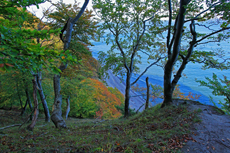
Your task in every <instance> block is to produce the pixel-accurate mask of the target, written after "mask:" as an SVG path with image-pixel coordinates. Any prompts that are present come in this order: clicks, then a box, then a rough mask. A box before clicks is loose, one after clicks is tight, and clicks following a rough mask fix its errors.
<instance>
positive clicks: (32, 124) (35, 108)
mask: <svg viewBox="0 0 230 153" xmlns="http://www.w3.org/2000/svg"><path fill="white" fill-rule="evenodd" d="M36 80H37V79H36V75H34V79H33V80H32V82H33V98H34V115H33V119H32V122H31V124H30V125H28V126H27V129H28V130H30V131H33V129H34V126H35V124H36V122H37V118H38V114H39V110H38V99H37V81H36Z"/></svg>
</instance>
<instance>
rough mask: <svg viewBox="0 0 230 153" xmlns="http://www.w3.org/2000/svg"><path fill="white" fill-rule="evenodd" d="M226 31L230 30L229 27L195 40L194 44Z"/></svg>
mask: <svg viewBox="0 0 230 153" xmlns="http://www.w3.org/2000/svg"><path fill="white" fill-rule="evenodd" d="M228 29H230V27H226V28H222V29H220V30H217V31H215V32H212V33H210V34H208V35H206V36H204V37H203V38H201V39H199V40H197V41H196V42H195V43H198V42H201V41H202V40H204V39H206V38H208V37H210V36H212V35H214V34H216V33H219V32H222V31H224V30H228Z"/></svg>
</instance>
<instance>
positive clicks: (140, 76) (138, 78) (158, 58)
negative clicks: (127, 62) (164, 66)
mask: <svg viewBox="0 0 230 153" xmlns="http://www.w3.org/2000/svg"><path fill="white" fill-rule="evenodd" d="M163 58H165V57H160V58H158V60H157V61H155V62H153V63H152V64H150V65H149V66H148V67H146V68H145V70H144V71H143V72H142V73H141V75H139V77H138V78H137V79H136V80H135V81H134V82H133V83H131V86H132V85H134V84H135V83H136V82H137V81H138V80H139V79H140V78H141V76H142V75H144V74H145V72H146V71H147V70H148V69H149V68H150V67H151V66H153V65H155V64H156V63H158V62H159V61H160V60H161V59H163Z"/></svg>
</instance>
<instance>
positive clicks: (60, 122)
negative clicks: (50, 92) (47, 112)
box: [51, 75, 67, 128]
mask: <svg viewBox="0 0 230 153" xmlns="http://www.w3.org/2000/svg"><path fill="white" fill-rule="evenodd" d="M60 77H61V76H60V75H54V79H53V80H54V83H53V84H54V93H55V100H54V104H53V112H52V115H51V120H52V121H53V123H54V124H55V126H56V128H66V127H67V126H66V124H65V121H64V119H63V118H62V110H61V104H62V95H61V93H60V91H61V86H60Z"/></svg>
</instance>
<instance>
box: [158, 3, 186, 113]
mask: <svg viewBox="0 0 230 153" xmlns="http://www.w3.org/2000/svg"><path fill="white" fill-rule="evenodd" d="M189 2H190V0H181V1H180V10H179V14H178V16H177V19H176V22H175V30H174V35H175V39H173V40H172V41H174V43H173V50H172V55H171V51H170V50H169V51H168V52H169V53H168V61H167V63H166V65H165V70H164V101H163V104H162V105H161V108H162V107H165V106H167V105H170V104H171V103H172V95H173V90H174V87H173V86H172V81H171V80H172V71H173V67H174V65H175V63H176V61H177V58H178V56H179V53H180V45H181V38H182V33H183V26H184V19H185V12H186V5H187V4H188V3H189Z"/></svg>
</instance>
